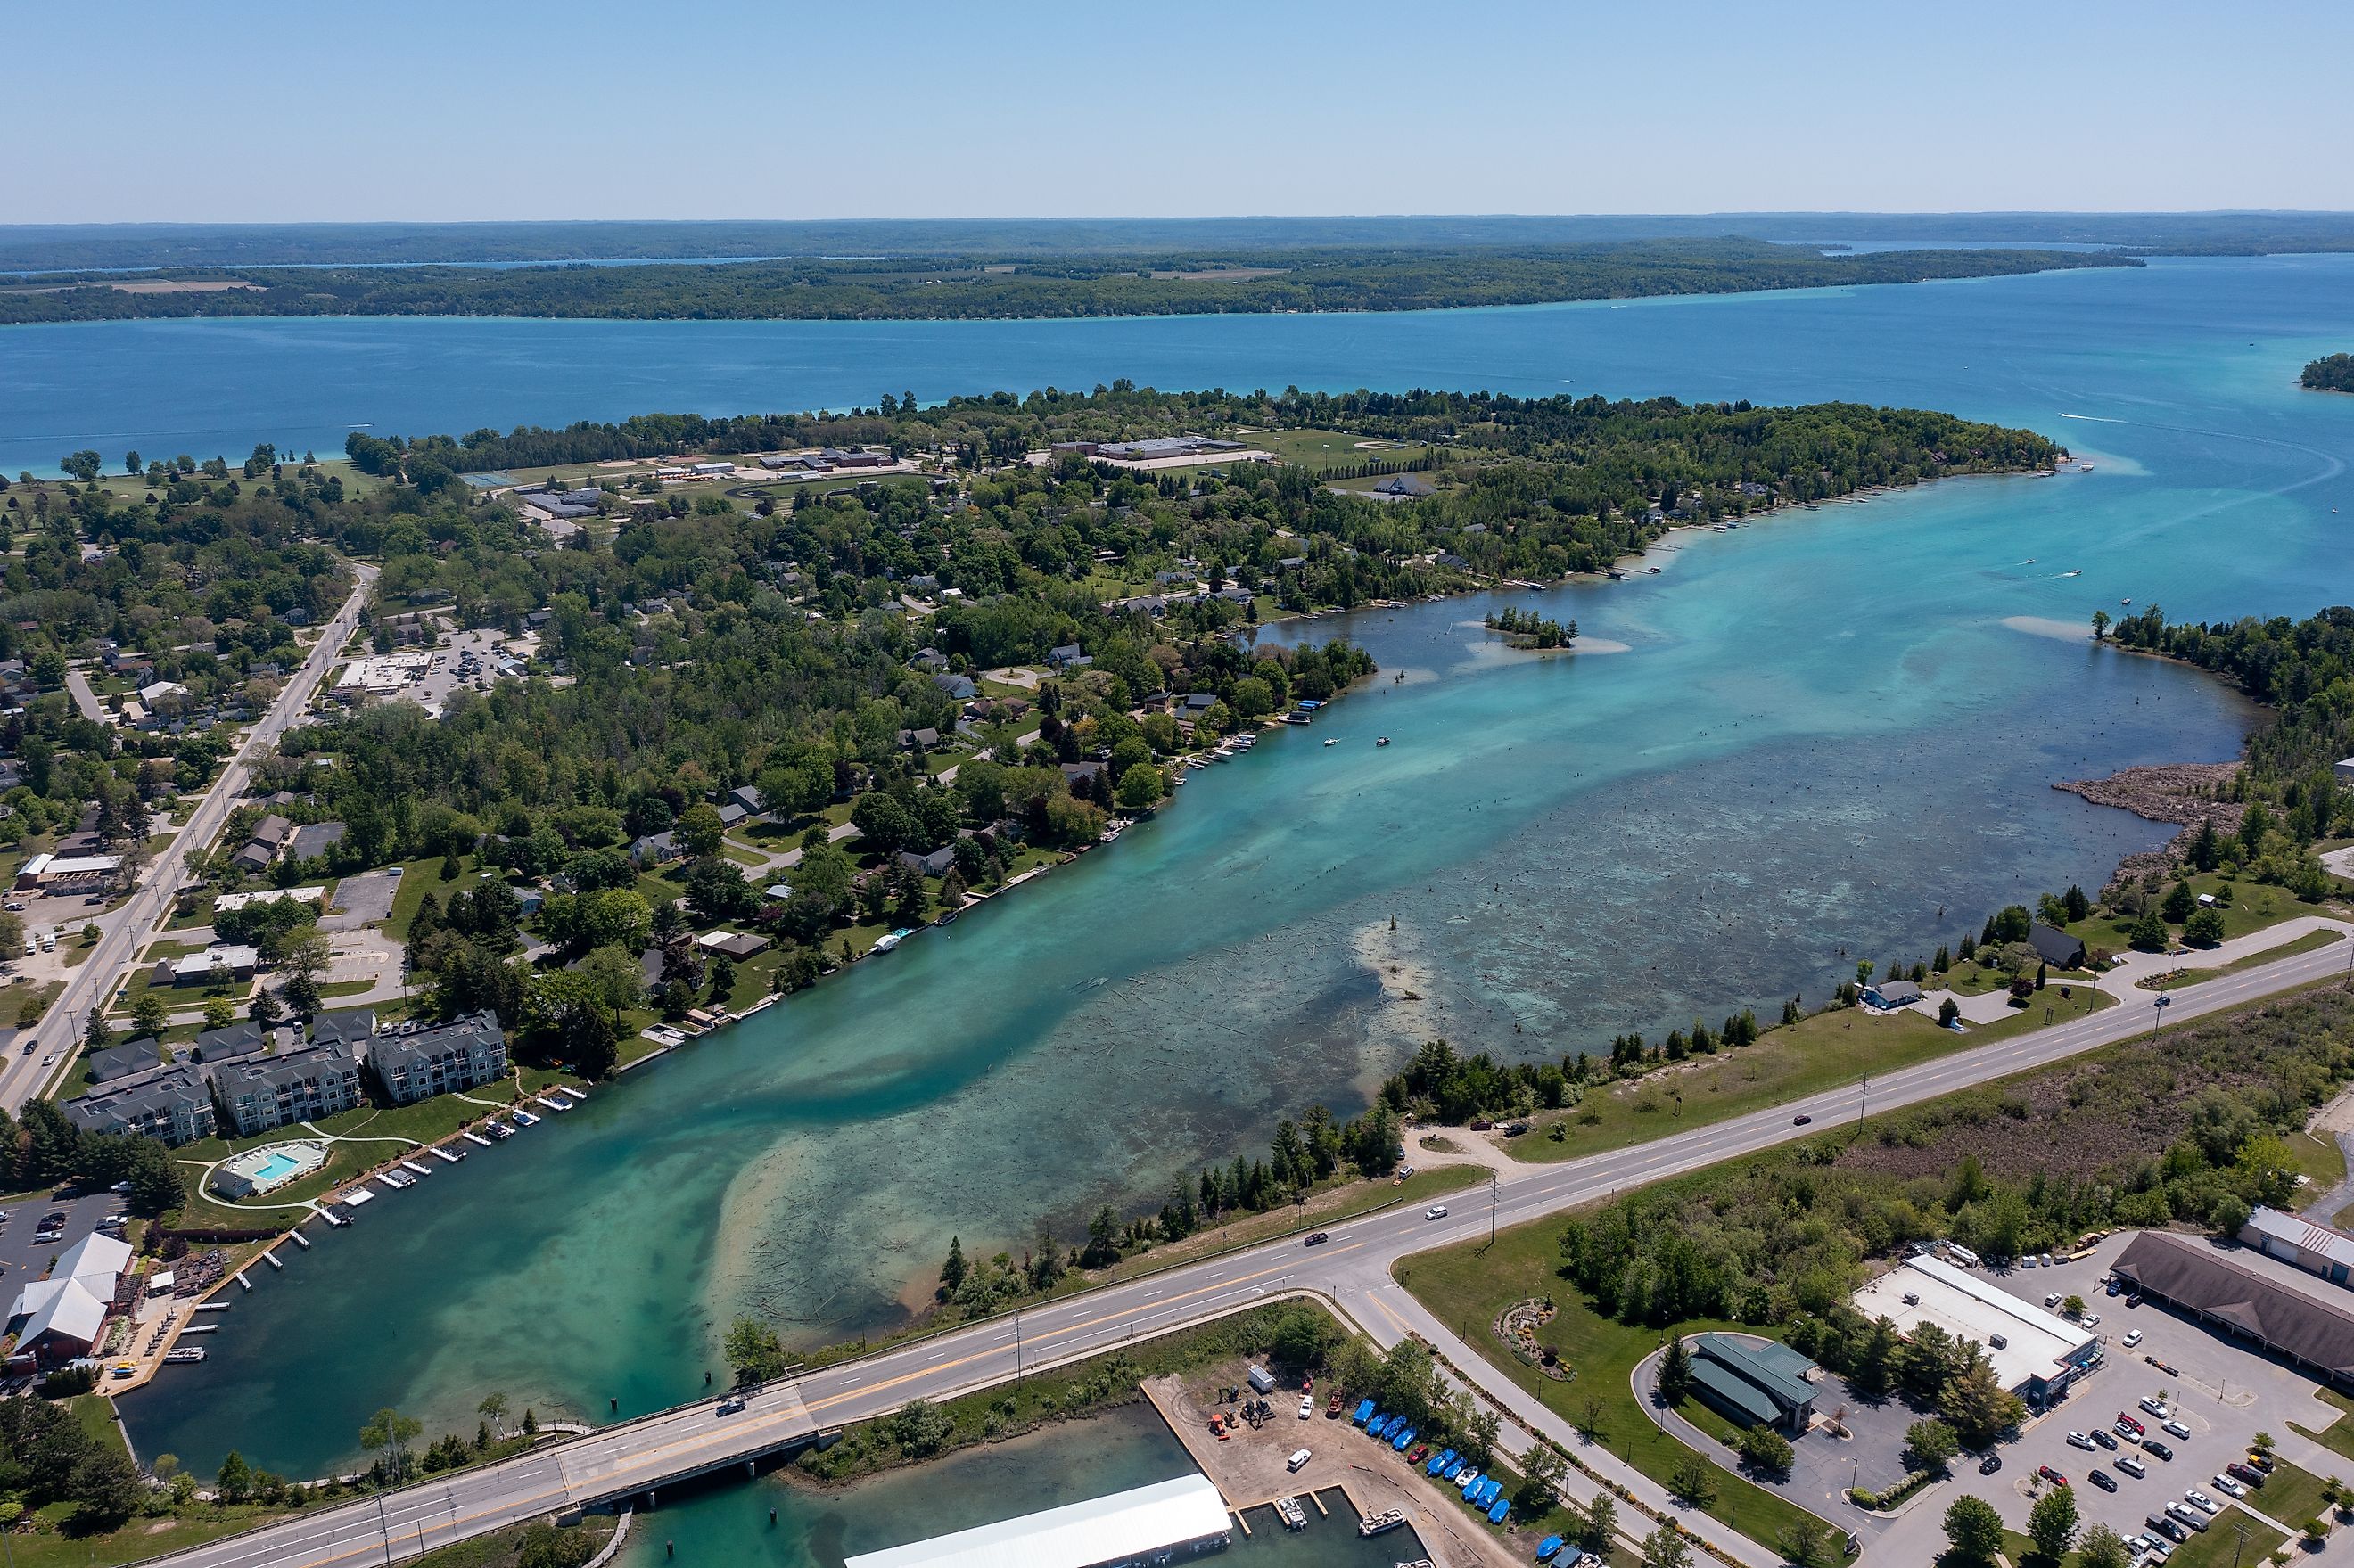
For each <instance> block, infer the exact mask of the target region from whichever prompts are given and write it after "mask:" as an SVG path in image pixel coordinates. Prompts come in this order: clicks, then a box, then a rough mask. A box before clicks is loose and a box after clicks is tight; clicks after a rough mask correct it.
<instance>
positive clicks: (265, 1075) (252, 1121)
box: [207, 1044, 360, 1138]
mask: <svg viewBox="0 0 2354 1568" xmlns="http://www.w3.org/2000/svg"><path fill="white" fill-rule="evenodd" d="M207 1076H208V1077H210V1079H211V1080H212V1086H213V1093H214V1095H215V1096H216V1097H217V1098H218V1100H219V1102H220V1109H221V1114H222V1116H223V1118H225V1119H226V1120H227V1121H228V1125H229V1126H230V1128H233V1129H234V1130H235V1132H236V1133H237V1136H239V1138H250V1137H252V1136H253V1135H254V1134H255V1133H257V1132H268V1131H269V1130H270V1128H273V1127H284V1126H285V1125H286V1124H287V1123H288V1122H291V1121H309V1120H311V1119H313V1118H317V1117H323V1116H333V1115H334V1114H335V1113H336V1112H337V1111H347V1110H352V1109H355V1108H356V1107H358V1105H359V1103H360V1065H359V1059H358V1057H357V1056H356V1055H355V1054H354V1053H353V1051H352V1049H351V1048H350V1047H349V1046H347V1045H343V1044H325V1045H304V1046H302V1047H299V1048H298V1049H295V1050H292V1051H287V1052H283V1053H281V1054H278V1055H275V1056H244V1057H239V1058H238V1059H237V1060H235V1061H233V1062H229V1063H227V1064H224V1065H221V1066H218V1067H213V1068H209V1069H207Z"/></svg>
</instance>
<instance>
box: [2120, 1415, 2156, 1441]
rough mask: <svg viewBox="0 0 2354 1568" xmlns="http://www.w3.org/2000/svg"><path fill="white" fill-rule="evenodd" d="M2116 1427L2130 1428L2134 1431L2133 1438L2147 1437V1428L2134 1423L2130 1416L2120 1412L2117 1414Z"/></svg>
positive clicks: (2136, 1422)
mask: <svg viewBox="0 0 2354 1568" xmlns="http://www.w3.org/2000/svg"><path fill="white" fill-rule="evenodd" d="M2117 1425H2120V1426H2130V1427H2132V1428H2133V1429H2134V1436H2137V1437H2147V1436H2149V1428H2148V1427H2147V1426H2144V1425H2142V1424H2141V1423H2140V1422H2138V1421H2136V1420H2135V1419H2134V1418H2133V1417H2132V1416H2130V1415H2127V1414H2126V1413H2125V1412H2124V1411H2122V1410H2120V1411H2118V1412H2117Z"/></svg>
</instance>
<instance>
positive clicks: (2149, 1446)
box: [2141, 1437, 2174, 1462]
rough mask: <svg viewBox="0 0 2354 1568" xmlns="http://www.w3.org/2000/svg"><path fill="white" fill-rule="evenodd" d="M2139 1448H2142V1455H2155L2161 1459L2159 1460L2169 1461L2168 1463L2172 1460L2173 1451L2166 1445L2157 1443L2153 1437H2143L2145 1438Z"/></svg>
mask: <svg viewBox="0 0 2354 1568" xmlns="http://www.w3.org/2000/svg"><path fill="white" fill-rule="evenodd" d="M2141 1446H2142V1452H2143V1453H2145V1454H2155V1455H2157V1456H2158V1457H2159V1458H2161V1459H2165V1460H2168V1461H2169V1462H2170V1461H2172V1459H2173V1458H2174V1450H2173V1449H2172V1448H2170V1447H2168V1446H2167V1445H2165V1444H2163V1443H2161V1442H2159V1441H2158V1439H2157V1438H2155V1437H2145V1438H2143V1439H2142V1440H2141Z"/></svg>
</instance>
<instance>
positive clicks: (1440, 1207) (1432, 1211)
mask: <svg viewBox="0 0 2354 1568" xmlns="http://www.w3.org/2000/svg"><path fill="white" fill-rule="evenodd" d="M1422 1217H1423V1218H1424V1219H1426V1220H1443V1219H1445V1218H1446V1217H1447V1205H1446V1204H1444V1203H1433V1204H1431V1205H1430V1207H1428V1208H1426V1209H1425V1210H1423V1212H1422Z"/></svg>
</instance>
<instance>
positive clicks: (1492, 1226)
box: [1488, 1171, 1496, 1246]
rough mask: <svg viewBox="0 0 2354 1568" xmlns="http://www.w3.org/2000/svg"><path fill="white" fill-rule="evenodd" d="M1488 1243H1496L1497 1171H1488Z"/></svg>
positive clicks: (1492, 1244) (1491, 1244)
mask: <svg viewBox="0 0 2354 1568" xmlns="http://www.w3.org/2000/svg"><path fill="white" fill-rule="evenodd" d="M1488 1245H1490V1246H1494V1245H1496V1173H1495V1172H1494V1171H1489V1172H1488Z"/></svg>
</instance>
